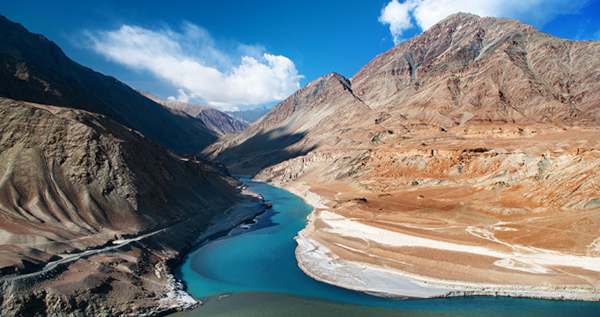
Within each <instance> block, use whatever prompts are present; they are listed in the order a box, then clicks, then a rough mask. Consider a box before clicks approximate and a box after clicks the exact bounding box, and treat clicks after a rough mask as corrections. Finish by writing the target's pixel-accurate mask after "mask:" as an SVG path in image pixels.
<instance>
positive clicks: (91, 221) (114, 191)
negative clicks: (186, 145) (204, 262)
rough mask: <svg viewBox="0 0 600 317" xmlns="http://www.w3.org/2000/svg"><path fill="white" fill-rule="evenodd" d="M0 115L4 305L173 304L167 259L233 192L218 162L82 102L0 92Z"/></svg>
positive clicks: (50, 308)
mask: <svg viewBox="0 0 600 317" xmlns="http://www.w3.org/2000/svg"><path fill="white" fill-rule="evenodd" d="M0 116H1V117H2V120H1V121H0V232H1V234H0V254H1V256H0V259H1V260H0V273H1V275H2V276H1V277H0V281H1V282H2V288H3V297H2V308H3V309H2V310H3V314H6V315H7V316H8V315H19V314H21V313H23V312H25V311H29V310H30V309H41V310H42V311H44V312H46V313H55V314H63V313H72V312H74V311H79V312H80V313H86V314H96V313H100V312H112V314H123V313H131V314H138V313H140V312H144V311H145V312H148V313H150V312H152V311H155V310H156V309H157V310H158V311H160V310H161V309H162V310H164V309H165V307H162V308H161V309H158V308H157V307H159V306H161V305H163V304H161V300H163V299H164V300H165V301H166V302H168V303H167V304H164V305H163V306H165V305H166V308H172V307H177V306H179V305H181V304H182V303H181V302H178V301H177V300H176V298H173V299H170V302H169V300H167V297H168V294H169V292H173V291H174V289H175V287H176V283H175V281H174V279H173V277H172V276H171V275H170V273H169V269H168V266H167V263H170V261H173V260H174V259H175V258H176V257H177V256H179V255H181V252H184V251H185V250H187V249H189V248H190V247H191V246H192V245H193V242H194V241H195V240H196V239H197V238H198V236H199V235H200V233H202V232H203V231H205V230H206V229H207V228H208V227H209V223H210V222H211V221H212V220H213V219H214V218H215V217H219V215H222V213H223V212H224V211H225V209H227V208H229V207H231V206H232V205H233V204H234V203H236V202H238V201H240V200H241V199H242V198H243V197H242V196H241V195H240V194H239V193H238V190H237V189H236V188H235V186H238V185H239V182H238V181H237V180H235V179H233V178H232V177H230V176H229V173H228V172H227V170H226V169H225V167H224V166H223V165H219V164H216V163H212V162H208V161H205V160H202V159H198V158H196V157H192V156H185V157H184V156H179V155H178V154H175V153H174V152H168V151H167V150H165V149H164V148H162V147H161V146H160V145H158V144H156V143H155V142H153V141H151V140H149V139H147V138H146V137H144V136H143V135H141V134H140V133H138V132H136V131H134V130H131V129H129V128H126V127H124V126H122V125H120V124H119V123H117V122H116V121H114V120H112V119H110V118H107V117H105V116H103V115H99V114H94V113H90V112H87V111H84V110H76V109H68V108H61V107H55V106H47V105H39V104H33V103H27V102H22V101H15V100H11V99H5V98H1V99H0ZM250 210H252V211H253V212H256V210H254V209H252V208H250ZM233 217H234V218H235V214H234V215H233ZM142 235H149V236H148V238H145V239H143V240H139V242H135V241H132V242H131V245H129V244H127V245H124V246H123V247H121V248H120V249H115V250H113V251H110V252H99V253H97V254H96V253H91V254H89V255H86V254H87V253H85V252H84V251H86V250H87V251H91V252H93V251H94V250H101V249H103V248H107V247H109V246H112V245H114V246H118V244H119V243H125V242H128V240H127V239H128V238H130V237H134V238H135V237H140V236H142ZM113 241H117V242H115V243H113ZM119 241H122V242H119ZM136 241H137V240H136ZM128 243H129V242H128ZM71 255H72V256H76V257H77V258H74V259H72V260H69V261H68V262H66V263H65V264H62V265H58V266H57V267H56V268H55V269H52V270H49V271H48V272H46V273H44V274H39V275H37V274H36V272H45V271H44V266H45V265H46V264H47V263H53V262H56V261H59V260H61V259H66V258H68V256H71ZM78 255H81V257H78ZM156 272H159V273H156ZM26 273H32V274H31V276H30V277H25V276H24V275H23V274H26ZM161 274H162V275H161ZM136 281H137V282H136ZM129 283H133V284H129ZM136 283H137V284H136ZM154 284H156V285H154ZM152 285H154V286H152ZM90 290H91V292H92V293H89V292H90ZM136 294H137V295H136ZM149 294H150V295H149ZM23 296H25V297H27V298H25V297H23ZM148 296H150V297H148ZM147 297H148V298H147ZM75 298H78V299H77V301H75ZM161 298H163V299H161ZM29 301H30V302H29ZM127 301H130V305H129V304H127V305H126V302H127ZM76 302H77V303H78V304H76ZM61 305H62V306H61ZM65 305H66V306H65ZM135 306H138V307H141V308H140V309H141V310H137V309H136V308H135Z"/></svg>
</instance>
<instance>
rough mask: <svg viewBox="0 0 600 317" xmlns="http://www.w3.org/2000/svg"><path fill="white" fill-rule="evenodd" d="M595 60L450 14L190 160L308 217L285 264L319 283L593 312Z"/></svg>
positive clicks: (584, 45)
mask: <svg viewBox="0 0 600 317" xmlns="http://www.w3.org/2000/svg"><path fill="white" fill-rule="evenodd" d="M599 56H600V43H598V42H595V41H589V42H580V41H569V40H563V39H559V38H555V37H552V36H550V35H547V34H544V33H541V32H539V31H536V30H535V29H533V28H532V27H531V26H528V25H525V24H523V23H521V22H519V21H514V20H509V19H495V18H479V17H477V16H473V15H469V14H456V15H453V16H450V17H448V18H447V19H445V20H443V21H441V22H440V23H438V24H437V25H435V26H433V27H432V28H431V29H429V30H427V31H425V32H424V33H423V34H421V35H419V36H417V37H415V38H413V39H410V40H407V41H406V42H404V43H401V44H399V45H397V46H396V47H394V48H393V49H391V50H390V51H388V52H386V53H383V54H381V55H380V56H378V57H376V58H375V59H374V60H373V61H371V62H370V63H369V64H367V65H366V66H365V67H364V68H363V69H361V70H360V71H359V72H358V73H357V74H356V75H354V76H353V77H352V78H350V79H346V78H343V77H342V76H340V75H338V74H335V73H332V74H329V75H327V76H324V77H322V78H319V79H317V80H315V81H313V82H311V83H310V84H308V85H307V86H305V87H304V88H302V89H301V90H299V91H298V92H296V93H295V94H294V95H292V96H291V97H290V98H288V99H287V100H286V101H284V102H282V103H280V104H279V105H277V106H276V107H275V108H273V109H272V110H271V111H270V112H269V113H268V114H267V115H266V116H265V117H263V118H262V119H261V120H259V121H257V122H256V123H254V124H251V125H250V126H249V127H248V128H247V129H246V130H245V131H243V132H242V133H240V134H238V135H236V136H235V137H228V138H222V139H221V140H220V141H219V142H217V143H215V144H213V145H211V146H210V147H208V148H207V149H205V150H204V152H203V153H204V154H205V155H206V156H207V157H209V158H211V159H216V160H220V161H223V162H225V163H226V164H227V166H228V167H229V168H230V169H232V170H233V171H235V172H238V173H247V174H256V176H255V178H256V179H259V180H266V181H269V182H271V183H273V184H275V185H277V186H280V187H284V188H286V189H289V190H291V191H293V192H295V193H298V194H300V195H301V196H303V197H305V199H306V200H307V201H309V202H310V203H312V204H313V205H314V206H315V207H316V210H315V212H313V214H311V216H310V217H309V224H308V226H307V228H306V229H305V230H303V231H302V232H301V233H300V234H299V238H298V242H299V247H298V249H297V254H296V255H297V258H298V260H299V264H300V266H301V267H302V269H303V270H304V271H305V272H306V273H307V274H309V275H310V276H312V277H314V278H316V279H318V280H322V281H325V282H328V283H331V284H335V285H339V286H342V287H347V288H351V289H356V290H362V291H368V292H372V293H379V294H383V295H387V296H398V297H404V296H409V297H411V296H412V297H429V296H452V295H463V294H484V295H509V296H528V297H545V298H566V299H582V300H599V299H600V291H599V287H600V280H599V279H598V276H599V275H598V273H599V272H600V262H599V261H598V257H599V256H600V249H599V247H598V243H599V242H598V241H600V240H599V239H600V235H598V232H599V229H600V196H599V194H598V189H599V186H600V176H599V174H598V171H599V170H600V151H599V150H600V87H599V86H598V85H597V82H598V80H599V79H600V62H599V60H600V59H598V58H596V57H599ZM407 278H408V280H407V281H408V284H410V285H412V286H411V287H407V286H406V283H404V284H402V283H399V284H398V285H395V286H394V283H392V282H391V281H395V279H404V280H405V281H406V279H407ZM432 285H434V286H435V287H433V286H432ZM413 286H414V289H413Z"/></svg>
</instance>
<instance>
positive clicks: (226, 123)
mask: <svg viewBox="0 0 600 317" xmlns="http://www.w3.org/2000/svg"><path fill="white" fill-rule="evenodd" d="M135 90H136V91H137V92H139V93H140V94H141V95H142V96H144V97H146V98H148V99H150V100H152V101H154V102H156V103H158V104H160V105H163V106H165V107H167V108H169V109H171V110H174V111H183V112H185V113H186V114H188V115H189V116H192V117H193V118H197V119H199V120H200V121H202V123H204V125H205V126H206V127H207V128H209V129H211V130H212V131H214V132H215V133H216V134H217V135H219V136H221V135H225V134H235V133H238V132H240V131H242V130H244V128H245V127H246V124H243V123H241V122H240V121H238V120H237V119H235V118H233V117H231V116H229V115H228V114H226V113H224V112H221V111H219V110H217V109H215V108H212V107H208V106H199V105H194V104H191V103H185V102H180V101H166V100H162V99H160V98H158V97H156V96H155V95H153V94H151V93H149V92H146V91H141V90H138V89H135Z"/></svg>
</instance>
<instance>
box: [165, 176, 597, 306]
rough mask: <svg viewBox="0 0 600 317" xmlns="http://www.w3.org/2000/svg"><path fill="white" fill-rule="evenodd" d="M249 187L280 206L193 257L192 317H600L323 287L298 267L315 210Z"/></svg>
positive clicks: (493, 301) (189, 263)
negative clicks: (298, 251) (197, 302)
mask: <svg viewBox="0 0 600 317" xmlns="http://www.w3.org/2000/svg"><path fill="white" fill-rule="evenodd" d="M242 181H243V182H244V183H245V184H247V185H248V187H249V188H250V189H251V190H252V191H253V192H255V193H259V194H261V195H263V197H264V198H265V199H266V200H267V201H268V202H271V203H272V204H273V208H271V209H268V210H267V212H266V213H264V214H262V215H260V216H258V217H257V218H256V219H255V223H252V224H247V225H242V226H241V227H238V228H235V229H233V230H231V231H230V232H226V233H223V234H222V235H221V236H220V237H215V238H214V239H211V241H208V242H205V243H203V244H201V245H200V246H199V247H198V248H196V249H195V250H194V251H192V252H190V253H189V254H188V255H187V256H186V257H185V259H184V262H183V264H182V265H181V266H180V267H179V268H178V269H177V272H176V275H177V277H178V278H179V279H181V280H183V281H185V283H186V285H187V288H188V291H189V292H190V293H191V294H192V295H193V296H194V297H196V298H198V299H201V300H202V302H204V305H202V306H200V307H199V308H197V309H195V310H192V311H188V312H182V313H177V314H173V317H175V316H177V317H182V316H186V317H190V316H311V317H317V316H344V317H350V316H536V317H540V316H600V303H598V302H593V303H591V302H573V301H551V300H535V299H524V298H506V297H489V296H478V297H457V298H440V299H419V300H417V299H415V300H391V299H384V298H379V297H375V296H370V295H366V294H363V293H360V292H354V291H349V290H346V289H342V288H339V287H335V286H331V285H328V284H325V283H321V282H317V281H315V280H313V279H311V278H310V277H308V276H307V275H305V274H304V273H303V272H302V271H301V270H300V269H299V268H298V265H297V263H296V258H295V256H294V250H295V248H296V242H295V241H294V239H293V238H294V236H296V234H297V233H298V231H300V230H302V229H303V228H304V226H305V225H306V216H307V215H308V214H309V213H310V212H311V211H312V207H311V206H310V205H308V204H306V203H305V202H304V201H303V200H302V199H301V198H300V197H298V196H296V195H293V194H291V193H289V192H287V191H285V190H282V189H279V188H275V187H273V186H270V185H267V184H263V183H258V182H253V181H251V180H250V179H248V178H242Z"/></svg>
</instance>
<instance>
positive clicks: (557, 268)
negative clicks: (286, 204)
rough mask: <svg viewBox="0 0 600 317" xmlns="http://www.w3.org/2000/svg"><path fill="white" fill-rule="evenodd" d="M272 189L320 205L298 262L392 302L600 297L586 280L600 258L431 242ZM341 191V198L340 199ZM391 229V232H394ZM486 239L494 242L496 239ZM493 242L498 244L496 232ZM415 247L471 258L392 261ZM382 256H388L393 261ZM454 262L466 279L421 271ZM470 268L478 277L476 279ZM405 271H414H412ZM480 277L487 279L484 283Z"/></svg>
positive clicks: (301, 190)
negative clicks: (487, 272)
mask: <svg viewBox="0 0 600 317" xmlns="http://www.w3.org/2000/svg"><path fill="white" fill-rule="evenodd" d="M272 185H274V186H278V187H281V188H285V189H286V190H288V191H290V192H293V193H294V194H296V195H299V196H301V197H303V198H305V200H306V201H307V202H308V203H309V204H311V205H312V206H313V207H315V210H314V211H313V212H312V213H311V214H310V215H309V217H308V224H307V226H306V228H305V229H303V230H302V231H300V232H299V233H298V236H297V237H296V242H297V243H298V247H297V248H296V258H297V261H298V265H299V267H300V268H301V269H302V270H303V271H304V272H305V273H306V274H307V275H309V276H311V277H312V278H314V279H316V280H318V281H321V282H325V283H328V284H332V285H336V286H339V287H343V288H347V289H351V290H355V291H361V292H365V293H368V294H372V295H376V296H382V297H391V298H435V297H455V296H508V297H524V298H541V299H559V300H578V301H599V300H600V290H599V289H598V288H597V285H596V284H597V281H594V280H593V279H587V281H586V282H582V279H585V278H587V277H588V276H590V275H592V276H593V274H595V273H597V272H600V263H599V261H597V257H594V256H585V255H581V254H579V255H576V254H566V253H562V252H557V251H553V250H543V249H539V248H534V247H526V246H520V245H510V246H508V247H507V246H501V247H499V246H498V245H500V244H501V243H497V242H498V241H495V242H496V243H495V244H490V243H488V241H485V242H486V243H479V244H476V243H473V241H468V243H457V241H451V240H446V239H444V238H439V239H431V236H427V235H424V234H423V233H422V232H421V231H418V230H415V231H414V232H416V234H407V232H408V231H406V230H405V229H406V228H401V230H398V226H396V227H394V226H391V225H390V224H388V226H389V227H388V228H384V227H383V226H382V225H381V223H377V222H375V223H376V225H373V224H372V223H369V221H367V220H365V219H362V218H361V219H351V218H347V217H344V216H341V215H340V213H339V208H340V206H339V205H338V202H335V201H333V200H332V199H328V198H326V197H323V196H321V195H319V194H317V193H315V191H311V188H310V187H309V186H308V185H306V184H302V183H300V182H296V183H292V184H291V185H290V184H282V183H276V182H274V183H272ZM341 194H342V193H336V194H335V197H338V196H339V195H341ZM364 200H365V201H366V199H364ZM360 202H362V200H360ZM342 208H343V207H342ZM347 213H351V212H347ZM505 227H506V226H505ZM390 228H392V229H391V230H389V229H390ZM469 230H470V231H469ZM465 231H469V232H470V233H474V234H479V235H481V236H484V235H483V233H487V232H483V233H482V232H481V231H479V232H478V231H477V230H475V229H474V228H470V229H469V228H465ZM484 237H486V238H488V239H490V235H488V236H484ZM491 237H492V239H495V238H493V234H492V235H491ZM495 240H497V239H495ZM479 242H481V241H479ZM505 244H506V243H505ZM365 245H371V246H372V248H373V249H374V248H377V249H378V253H377V252H374V253H370V252H369V248H367V247H365ZM332 249H334V250H335V251H334V250H332ZM415 249H416V250H418V251H421V252H422V253H423V254H434V253H440V254H443V256H445V257H448V258H449V259H450V260H449V261H451V260H452V259H455V258H460V257H462V258H467V259H468V260H465V261H463V262H461V263H459V264H458V265H456V264H453V263H448V262H443V261H440V262H439V263H436V261H434V260H433V261H432V258H433V256H430V258H427V256H421V258H415V257H413V258H409V257H406V258H403V259H399V258H397V257H396V258H394V257H392V256H389V253H391V252H398V250H403V251H404V252H407V253H411V252H413V253H414V251H413V250H415ZM382 250H383V251H382ZM423 250H425V251H423ZM381 254H388V258H386V257H385V256H381ZM419 260H423V263H425V264H424V266H425V267H426V270H420V269H418V268H416V267H417V266H418V265H419ZM409 261H412V262H409ZM392 262H396V263H392ZM436 265H437V267H436ZM451 265H454V267H453V268H451V271H452V272H453V273H454V276H458V277H462V278H464V279H463V280H461V279H444V278H440V275H441V274H440V273H438V275H437V276H427V275H426V274H419V273H422V272H424V271H429V272H432V271H435V270H439V271H443V269H444V268H441V266H451ZM471 266H473V272H474V273H473V276H469V275H470V272H469V270H470V268H471ZM401 268H412V271H411V270H403V269H401ZM461 270H462V272H461ZM482 270H491V271H494V270H495V271H494V272H493V273H491V274H490V275H493V274H495V275H493V278H495V279H496V280H498V281H501V278H502V277H510V278H511V279H508V281H513V283H502V282H496V283H490V282H489V281H490V280H492V278H489V276H487V277H485V278H481V276H480V273H481V271H482ZM446 271H448V270H446ZM566 271H568V272H573V271H575V272H579V274H578V275H577V276H576V278H574V277H572V276H568V275H570V274H568V273H566ZM571 275H574V274H571ZM479 278H480V279H481V281H478V279H479ZM519 278H521V279H519ZM486 279H487V280H486Z"/></svg>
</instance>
